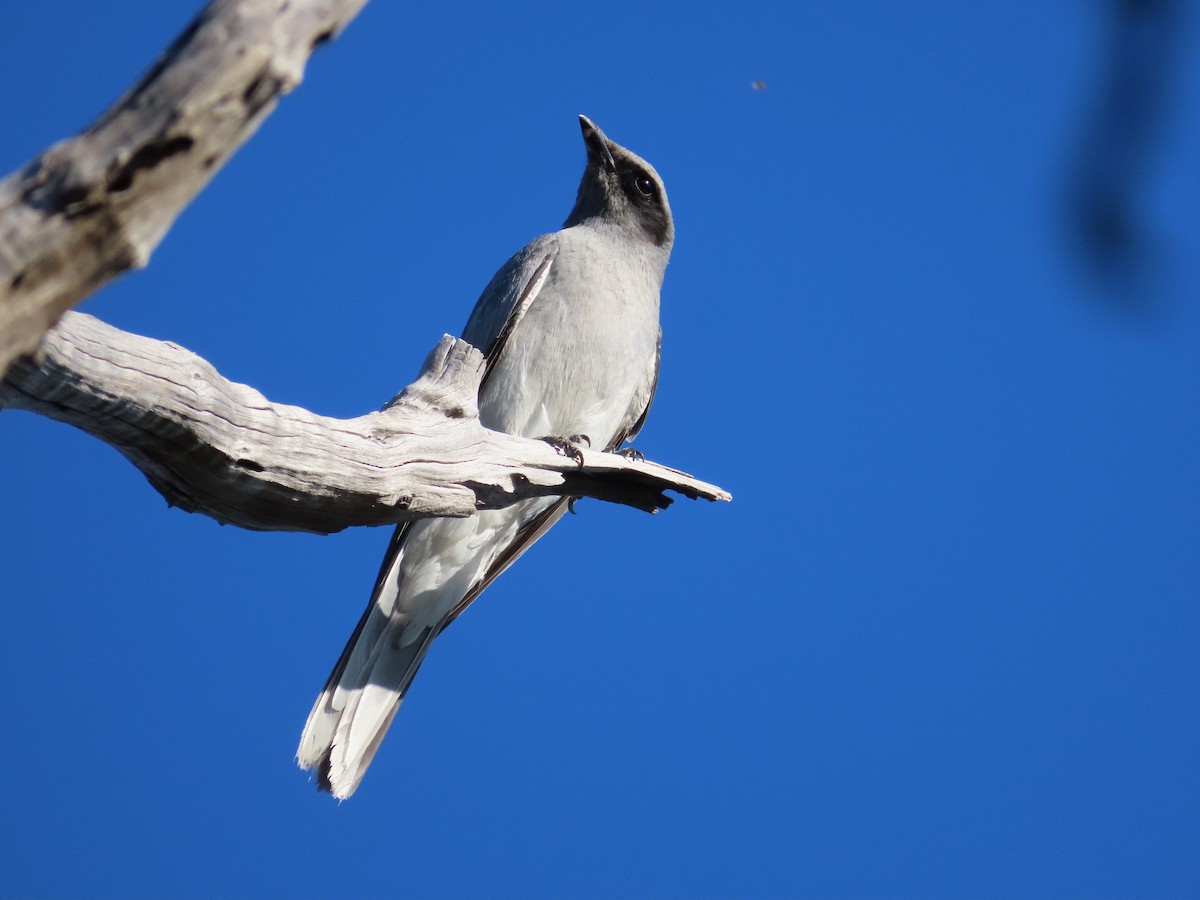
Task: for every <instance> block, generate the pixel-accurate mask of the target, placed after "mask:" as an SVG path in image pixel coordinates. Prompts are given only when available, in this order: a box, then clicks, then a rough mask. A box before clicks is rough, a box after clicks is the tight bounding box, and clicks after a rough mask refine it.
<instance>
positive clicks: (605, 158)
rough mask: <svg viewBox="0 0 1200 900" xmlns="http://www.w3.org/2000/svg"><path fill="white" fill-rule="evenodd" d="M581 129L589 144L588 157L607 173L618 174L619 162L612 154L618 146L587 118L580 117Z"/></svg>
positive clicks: (584, 138)
mask: <svg viewBox="0 0 1200 900" xmlns="http://www.w3.org/2000/svg"><path fill="white" fill-rule="evenodd" d="M579 127H580V128H581V129H583V142H584V143H585V144H587V152H588V157H589V158H590V159H593V160H595V161H596V163H597V164H598V165H601V166H603V167H604V169H605V171H607V172H609V173H613V172H616V171H617V161H616V160H615V159H613V154H612V148H613V147H615V146H616V145H615V144H613V142H612V141H610V140H609V139H608V138H606V137H605V136H604V132H603V131H601V130H600V129H599V128H597V127H596V126H595V124H593V122H592V120H591V119H589V118H588V117H587V116H580V117H579Z"/></svg>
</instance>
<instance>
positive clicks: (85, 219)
mask: <svg viewBox="0 0 1200 900" xmlns="http://www.w3.org/2000/svg"><path fill="white" fill-rule="evenodd" d="M365 3H366V0H287V2H284V0H215V2H212V3H210V4H209V5H208V6H207V7H206V8H205V9H204V10H203V11H202V12H201V13H200V14H199V15H198V16H197V17H196V19H195V20H194V21H193V22H192V23H191V25H189V26H188V28H187V29H185V30H184V32H183V33H182V34H181V35H180V36H179V37H178V38H177V39H176V41H175V43H174V44H172V45H171V47H169V48H168V49H167V51H166V52H165V53H164V54H163V55H162V57H161V58H160V59H159V60H158V62H157V63H155V65H154V66H153V67H152V68H151V69H150V71H149V72H147V73H146V75H145V76H144V77H143V78H142V80H141V81H140V82H138V83H137V84H136V85H135V86H134V87H133V88H132V89H131V90H130V91H129V92H128V93H127V94H125V96H124V97H122V98H121V99H120V100H118V101H117V102H116V103H115V104H114V105H113V107H112V108H111V109H110V110H109V111H108V112H106V113H105V114H104V115H103V116H102V117H101V118H100V119H99V120H98V121H97V122H95V123H94V124H93V125H92V126H91V127H90V128H88V129H87V130H86V131H85V132H83V133H82V134H80V135H78V136H76V137H74V138H71V139H70V140H66V141H62V142H61V143H59V144H56V145H54V146H53V147H51V148H50V149H48V150H46V151H45V152H44V153H42V154H41V156H39V157H37V158H36V159H34V160H33V161H31V162H30V163H29V164H27V165H26V166H25V167H24V168H22V169H21V170H19V171H17V172H14V173H13V174H12V175H9V176H8V177H7V178H6V179H4V180H3V181H2V182H0V375H3V374H4V372H6V371H7V370H8V367H9V365H10V364H11V363H12V361H13V360H14V359H15V358H16V357H18V356H20V355H22V354H25V353H29V352H31V351H33V350H34V348H35V347H36V346H37V342H38V340H39V338H41V336H42V334H43V333H44V332H45V331H46V329H47V328H49V327H50V326H51V325H53V324H54V322H55V321H57V319H58V317H59V316H60V315H61V314H62V313H63V311H64V310H67V309H69V308H70V307H72V306H73V305H75V304H76V303H78V302H79V301H80V300H82V299H83V298H84V297H86V296H87V295H88V294H90V293H92V292H93V291H94V290H96V289H97V288H99V287H100V286H101V285H102V284H104V283H105V282H107V281H109V280H110V279H112V278H114V277H115V276H117V275H119V274H121V273H122V272H124V271H126V270H127V269H130V268H135V267H136V268H141V267H143V266H145V265H146V263H147V262H148V261H149V259H150V253H151V251H153V250H154V248H155V247H157V246H158V243H159V241H161V240H162V238H163V236H164V235H165V234H166V232H167V230H168V229H169V228H170V226H171V223H172V222H174V220H175V218H176V217H177V216H178V215H179V213H180V212H181V211H182V210H183V208H184V207H185V206H186V205H187V204H188V203H189V202H190V201H191V200H192V198H193V197H194V196H195V195H196V194H197V193H198V192H199V191H200V190H201V189H202V188H203V187H204V186H205V184H207V183H208V180H209V179H210V178H212V176H213V175H214V174H215V173H216V172H217V170H218V169H220V168H221V166H222V165H224V163H225V161H226V160H227V159H228V158H229V157H230V156H231V155H232V154H233V152H234V151H235V150H236V149H237V148H238V147H239V146H240V145H241V144H242V142H243V141H245V140H246V139H247V138H249V137H250V136H251V135H252V134H254V131H255V130H256V129H257V128H258V126H259V125H260V124H261V123H262V121H263V119H265V118H266V117H267V116H268V115H269V114H270V113H271V111H272V110H273V109H274V108H275V104H276V102H277V101H278V99H279V97H280V96H281V95H282V94H286V93H287V92H288V91H290V90H291V89H292V88H294V87H295V86H296V85H297V84H299V83H300V80H301V77H302V76H303V73H304V65H305V63H306V62H307V61H308V57H309V55H310V54H311V53H312V51H313V49H314V48H315V47H316V46H318V45H319V44H321V43H323V42H324V41H326V40H328V39H329V38H331V37H333V36H334V35H336V34H337V33H338V32H339V31H340V30H341V29H342V28H343V27H344V26H345V25H346V23H347V22H349V21H350V20H351V19H352V18H354V16H355V15H356V14H357V13H358V11H359V10H360V9H361V8H362V6H363V5H364V4H365ZM10 124H11V123H10Z"/></svg>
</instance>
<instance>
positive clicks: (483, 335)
mask: <svg viewBox="0 0 1200 900" xmlns="http://www.w3.org/2000/svg"><path fill="white" fill-rule="evenodd" d="M579 118H580V125H581V127H582V129H583V137H584V143H585V144H586V146H587V155H588V160H587V166H586V168H585V170H584V174H583V178H582V180H581V181H580V184H579V192H578V195H577V197H576V202H575V206H574V208H573V209H572V210H571V214H570V215H569V216H568V217H567V220H566V222H565V223H564V225H563V229H562V230H561V231H558V232H556V233H554V234H547V235H542V236H541V237H538V238H536V239H534V240H533V241H531V242H530V243H529V244H527V245H526V246H525V247H524V248H523V249H522V250H520V251H519V252H518V253H517V254H516V255H514V256H513V257H512V258H511V259H510V260H509V261H508V262H507V263H505V264H504V266H503V267H501V269H500V270H499V271H498V272H497V273H496V275H495V276H494V277H493V278H492V280H491V282H490V283H489V284H488V286H487V287H486V288H485V289H484V291H483V294H482V295H481V296H480V298H479V301H478V302H477V303H476V305H475V309H474V311H473V312H472V313H471V317H470V320H469V321H468V322H467V326H466V329H465V330H464V331H463V338H464V339H465V340H467V341H469V342H470V343H471V344H474V345H475V346H476V347H479V348H480V349H481V350H482V351H483V352H484V355H485V356H486V358H487V366H486V369H485V374H484V379H483V383H482V385H481V388H480V393H479V411H480V418H481V420H482V422H483V424H484V425H486V426H487V427H489V428H492V429H495V430H498V431H505V432H508V433H510V434H519V435H523V436H526V437H545V436H556V437H566V436H571V435H587V437H588V439H589V440H590V442H591V445H592V446H594V447H604V448H607V449H615V448H616V447H619V446H620V445H621V444H622V443H623V442H624V441H625V440H627V439H629V438H631V437H633V436H634V435H635V434H636V433H637V431H638V430H639V429H640V428H641V425H642V423H643V422H644V421H645V417H646V412H647V411H648V410H649V407H650V402H651V400H652V399H653V396H654V386H655V383H656V382H657V379H658V356H659V346H660V337H661V334H660V330H659V324H658V302H659V290H660V288H661V286H662V279H663V273H664V271H665V269H666V265H667V260H668V258H669V256H670V253H671V245H672V243H673V241H674V236H675V231H674V226H673V223H672V220H671V210H670V207H669V206H668V204H667V196H666V191H665V190H664V189H663V185H662V180H661V179H660V178H659V177H658V174H657V173H656V172H655V171H654V169H653V167H651V166H650V165H649V164H648V163H647V162H645V161H644V160H642V159H641V158H640V157H638V156H636V155H635V154H633V153H631V152H629V151H628V150H626V149H625V148H623V147H621V146H619V145H617V144H614V143H613V142H611V141H609V140H608V139H607V138H606V137H605V136H604V134H603V132H601V131H600V129H598V128H596V126H595V125H593V124H592V123H591V122H590V121H589V120H588V119H587V118H585V117H583V116H580V117H579ZM565 511H566V499H565V498H557V497H549V498H539V499H536V500H527V501H524V502H521V503H518V504H516V505H514V506H511V507H508V508H507V509H503V510H494V511H486V512H481V513H479V514H477V515H475V516H472V517H470V518H467V519H427V520H423V521H420V522H417V523H414V524H411V525H401V526H400V527H399V528H398V529H397V530H396V533H395V536H394V538H393V540H392V543H391V546H390V547H389V549H388V553H387V556H386V557H385V559H384V561H383V566H382V568H381V569H380V573H379V578H378V580H377V582H376V584H375V589H374V591H373V593H372V596H371V602H370V604H369V605H368V607H367V610H366V612H365V613H364V614H363V617H362V620H361V621H360V622H359V624H358V628H357V629H356V630H355V632H354V635H353V636H352V637H351V638H350V641H349V643H348V644H347V645H346V649H345V650H344V651H343V652H342V656H341V659H340V660H339V661H338V663H337V665H336V666H335V667H334V670H333V673H332V674H331V675H330V676H329V680H328V681H327V682H326V685H325V688H324V690H323V691H322V692H321V695H320V696H319V697H318V698H317V701H316V703H315V704H314V706H313V709H312V712H311V713H310V714H309V717H308V722H307V724H306V726H305V729H304V734H303V736H302V737H301V740H300V747H299V750H298V751H297V760H298V761H299V763H300V765H301V767H303V768H305V769H313V770H315V771H316V774H317V779H318V786H319V787H320V788H321V789H323V790H328V791H331V792H332V793H333V795H334V796H336V797H338V798H345V797H348V796H350V795H351V794H352V793H353V792H354V790H355V789H356V788H357V787H358V784H359V782H360V781H361V780H362V777H363V774H364V772H365V771H366V769H367V766H368V765H369V764H370V762H371V759H372V757H373V756H374V754H375V751H376V750H377V749H378V747H379V742H380V741H381V740H382V739H383V735H384V733H385V732H386V731H387V728H388V726H389V725H390V724H391V720H392V717H393V716H395V714H396V710H397V709H398V708H399V706H400V701H401V700H402V699H403V698H404V694H405V692H406V691H407V690H408V686H409V684H410V683H411V682H412V679H413V676H414V675H415V674H416V672H417V669H418V668H419V666H420V665H421V662H422V660H423V659H424V658H425V654H426V653H427V652H428V650H429V647H430V644H432V642H433V639H434V638H436V637H437V635H438V634H440V633H441V631H442V630H443V629H445V627H446V626H447V625H448V624H449V623H450V622H451V621H452V620H453V619H454V618H455V617H456V616H458V615H459V613H461V612H462V611H463V610H464V609H465V608H466V607H467V606H468V605H469V604H470V603H471V602H472V601H473V600H474V599H475V598H476V597H477V596H479V594H480V593H481V592H482V591H483V590H484V589H485V588H486V587H487V586H488V585H489V584H491V582H492V581H493V580H495V578H496V577H497V576H499V575H500V573H501V572H503V571H504V570H505V569H506V568H508V566H510V565H511V564H512V563H513V562H515V561H516V559H517V558H518V557H519V556H520V555H521V554H522V553H524V552H525V550H527V549H528V548H529V547H530V546H531V545H532V544H533V543H534V541H536V540H537V539H538V538H539V537H541V535H542V534H544V533H545V532H546V530H547V529H549V528H550V527H551V526H552V525H553V524H554V523H555V522H557V521H558V520H559V518H561V517H562V515H563V513H564V512H565Z"/></svg>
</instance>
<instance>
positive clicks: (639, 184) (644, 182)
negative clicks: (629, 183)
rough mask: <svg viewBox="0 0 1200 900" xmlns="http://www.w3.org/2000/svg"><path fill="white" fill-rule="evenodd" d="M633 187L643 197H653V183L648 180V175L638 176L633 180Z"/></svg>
mask: <svg viewBox="0 0 1200 900" xmlns="http://www.w3.org/2000/svg"><path fill="white" fill-rule="evenodd" d="M633 186H634V187H636V188H637V189H638V193H639V194H641V195H642V196H643V197H653V196H654V182H653V181H651V180H650V176H649V175H639V176H638V177H637V178H635V179H633Z"/></svg>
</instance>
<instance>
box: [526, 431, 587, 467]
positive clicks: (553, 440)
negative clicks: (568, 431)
mask: <svg viewBox="0 0 1200 900" xmlns="http://www.w3.org/2000/svg"><path fill="white" fill-rule="evenodd" d="M538 440H541V441H545V442H546V443H547V444H549V445H550V446H551V447H553V448H554V449H555V450H557V451H558V454H559V455H560V456H566V457H568V458H569V459H573V460H575V462H577V463H579V468H581V469H582V468H583V450H582V448H581V447H580V446H579V445H580V444H587V446H588V447H591V446H592V439H591V438H590V437H588V436H587V435H586V434H573V435H571V436H570V437H556V436H554V435H547V436H546V437H543V438H538Z"/></svg>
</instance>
